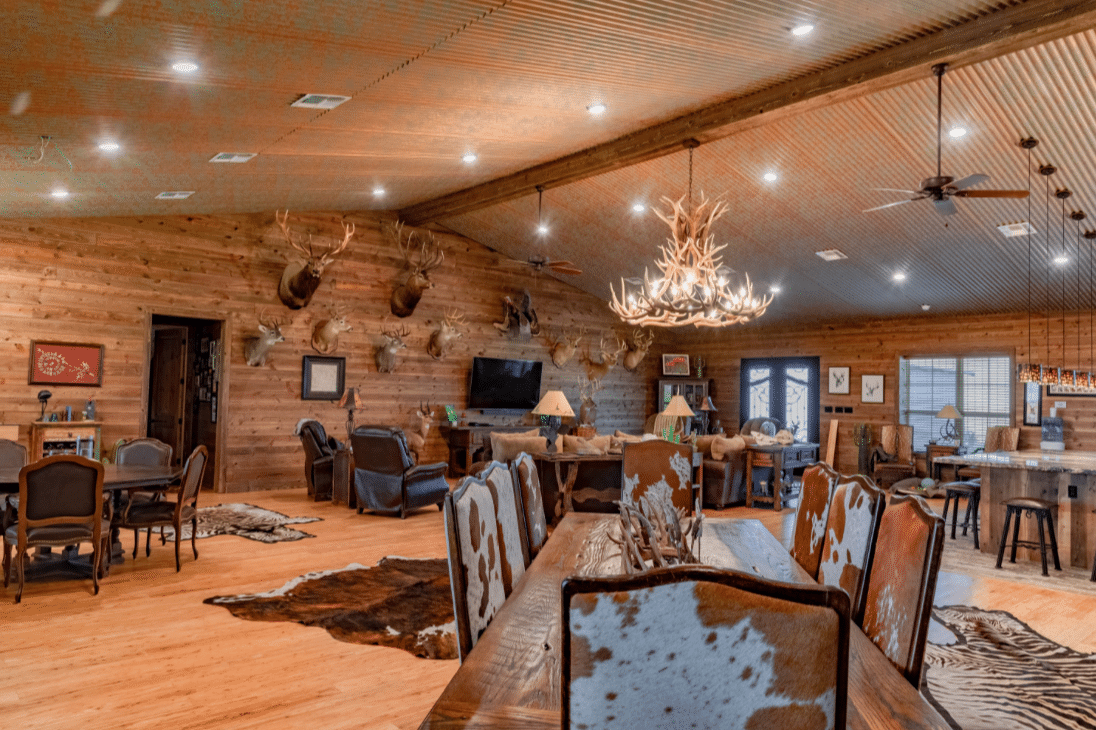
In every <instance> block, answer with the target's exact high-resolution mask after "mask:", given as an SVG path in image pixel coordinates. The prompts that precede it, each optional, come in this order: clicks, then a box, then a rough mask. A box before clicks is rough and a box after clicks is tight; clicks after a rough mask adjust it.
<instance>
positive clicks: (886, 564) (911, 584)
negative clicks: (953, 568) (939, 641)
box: [862, 496, 944, 689]
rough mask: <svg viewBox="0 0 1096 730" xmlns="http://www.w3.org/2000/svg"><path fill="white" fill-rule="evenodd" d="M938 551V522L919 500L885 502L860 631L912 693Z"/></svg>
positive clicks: (941, 541)
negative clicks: (906, 681) (905, 682)
mask: <svg viewBox="0 0 1096 730" xmlns="http://www.w3.org/2000/svg"><path fill="white" fill-rule="evenodd" d="M943 548H944V519H943V518H942V517H940V516H939V515H937V514H936V513H934V512H933V511H932V510H931V509H930V508H929V506H928V504H926V503H925V500H923V499H921V498H920V497H916V496H897V497H892V498H891V503H890V505H889V506H888V507H887V511H886V512H884V513H883V517H882V519H880V521H879V538H878V539H877V540H876V547H875V560H874V562H873V563H872V566H871V572H870V573H869V578H868V588H867V596H866V605H865V609H864V621H863V623H862V627H863V629H864V633H865V634H867V636H868V638H869V639H871V640H872V641H873V642H875V645H876V646H878V647H879V648H880V649H881V650H882V651H883V653H884V654H886V655H887V658H888V659H890V660H891V663H892V664H894V665H895V666H896V667H897V668H898V670H899V671H900V672H902V674H903V675H904V676H905V677H906V679H907V680H908V681H909V682H910V684H912V685H913V686H914V687H916V688H918V689H919V688H920V687H921V668H922V665H923V662H924V658H925V640H926V637H927V636H928V626H929V617H930V615H931V614H932V599H933V597H934V596H935V595H936V577H937V575H938V574H939V572H940V558H941V556H942V554H943Z"/></svg>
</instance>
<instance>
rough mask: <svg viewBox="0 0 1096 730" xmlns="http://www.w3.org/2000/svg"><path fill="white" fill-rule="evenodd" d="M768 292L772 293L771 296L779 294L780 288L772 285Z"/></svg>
mask: <svg viewBox="0 0 1096 730" xmlns="http://www.w3.org/2000/svg"><path fill="white" fill-rule="evenodd" d="M769 291H770V292H772V293H773V294H779V293H780V287H778V286H776V285H775V284H773V285H772V286H770V287H769Z"/></svg>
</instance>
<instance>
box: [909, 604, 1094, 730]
mask: <svg viewBox="0 0 1096 730" xmlns="http://www.w3.org/2000/svg"><path fill="white" fill-rule="evenodd" d="M933 618H934V619H935V620H936V621H939V622H940V623H941V624H943V625H944V626H945V627H946V628H947V629H948V630H949V631H951V633H952V634H954V635H955V641H954V643H951V644H934V643H931V642H930V643H929V644H928V645H927V646H926V647H925V667H926V672H925V681H924V684H923V685H922V691H923V693H924V694H925V696H926V697H928V698H929V700H931V701H932V703H933V704H934V705H936V708H937V709H938V710H939V711H940V714H942V715H943V716H944V717H945V718H947V719H948V721H949V722H950V723H951V725H952V727H954V728H961V730H1005V729H1006V728H1007V730H1029V729H1030V730H1049V729H1050V728H1054V729H1055V730H1066V729H1069V730H1073V729H1076V730H1081V729H1088V730H1091V729H1093V728H1096V654H1082V653H1080V652H1077V651H1074V650H1073V649H1070V648H1068V647H1065V646H1062V645H1061V644H1056V643H1055V642H1053V641H1051V640H1050V639H1048V638H1046V637H1045V636H1041V635H1040V634H1038V633H1036V632H1035V631H1033V630H1032V628H1031V627H1030V626H1028V625H1027V624H1025V623H1023V622H1022V621H1020V620H1019V619H1017V618H1016V617H1015V616H1013V615H1012V614H1010V613H1006V612H1005V611H985V610H982V609H980V608H972V607H970V606H947V607H943V608H936V609H934V610H933Z"/></svg>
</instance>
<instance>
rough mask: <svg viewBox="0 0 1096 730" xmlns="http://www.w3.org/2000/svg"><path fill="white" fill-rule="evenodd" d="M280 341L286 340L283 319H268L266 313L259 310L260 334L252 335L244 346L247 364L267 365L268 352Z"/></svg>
mask: <svg viewBox="0 0 1096 730" xmlns="http://www.w3.org/2000/svg"><path fill="white" fill-rule="evenodd" d="M264 320H265V321H264ZM279 342H285V337H283V336H282V322H281V320H280V319H276V318H270V319H266V313H265V312H259V336H258V337H252V338H251V339H250V340H248V342H247V344H246V345H245V347H244V357H245V358H247V364H248V365H250V366H251V367H255V368H257V367H261V366H263V365H266V355H267V353H268V352H270V348H272V347H274V345H276V344H278V343H279Z"/></svg>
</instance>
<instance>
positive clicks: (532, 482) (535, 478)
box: [510, 451, 548, 559]
mask: <svg viewBox="0 0 1096 730" xmlns="http://www.w3.org/2000/svg"><path fill="white" fill-rule="evenodd" d="M510 469H511V471H512V472H513V474H512V476H513V479H514V483H515V484H517V485H518V493H519V494H520V495H521V511H522V516H523V517H524V518H525V536H526V544H528V545H529V557H530V559H532V558H535V557H536V556H537V553H539V552H540V549H541V548H542V547H543V546H544V542H545V541H546V540H547V539H548V521H547V519H546V518H545V516H544V498H543V496H542V495H541V492H540V475H539V474H537V465H536V462H534V461H533V457H532V456H529V454H527V453H525V452H524V451H523V452H521V453H520V454H518V457H517V458H516V459H514V461H513V462H512V463H511V464H510Z"/></svg>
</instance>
